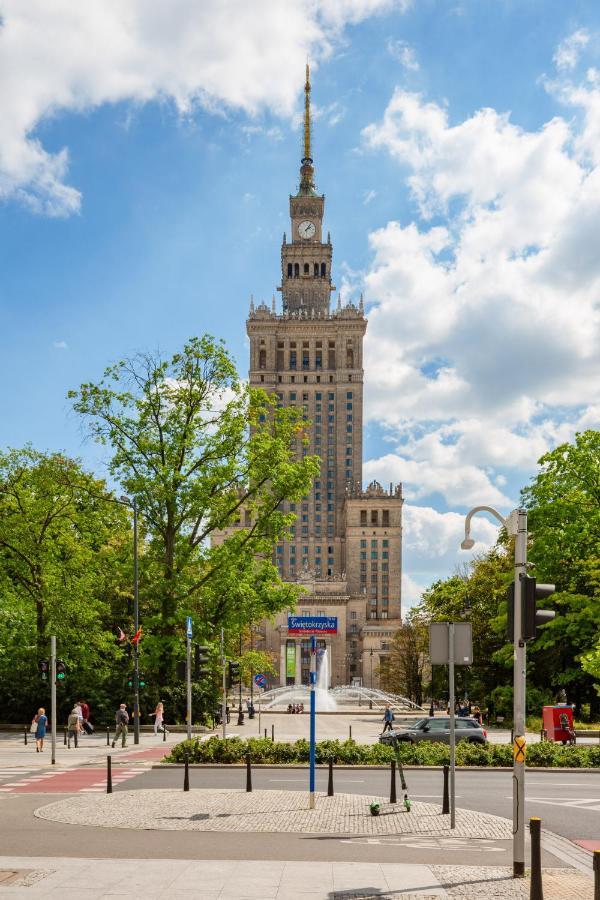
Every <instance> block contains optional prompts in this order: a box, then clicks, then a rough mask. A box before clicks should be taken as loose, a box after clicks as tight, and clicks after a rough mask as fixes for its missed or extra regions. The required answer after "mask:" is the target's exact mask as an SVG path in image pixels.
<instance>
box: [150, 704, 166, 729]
mask: <svg viewBox="0 0 600 900" xmlns="http://www.w3.org/2000/svg"><path fill="white" fill-rule="evenodd" d="M150 715H151V716H154V734H158V732H159V731H166V730H167V729H166V727H165V724H164V719H165V707H164V704H163V703H162V702H160V703H157V704H156V709H155V710H154V712H153V713H150ZM167 733H168V732H167Z"/></svg>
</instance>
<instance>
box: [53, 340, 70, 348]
mask: <svg viewBox="0 0 600 900" xmlns="http://www.w3.org/2000/svg"><path fill="white" fill-rule="evenodd" d="M52 346H53V347H54V349H55V350H67V349H68V347H69V345H68V344H67V342H66V341H53V342H52Z"/></svg>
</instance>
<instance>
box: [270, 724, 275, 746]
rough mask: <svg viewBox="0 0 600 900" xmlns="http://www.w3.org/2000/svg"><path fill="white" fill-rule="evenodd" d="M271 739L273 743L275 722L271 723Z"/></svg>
mask: <svg viewBox="0 0 600 900" xmlns="http://www.w3.org/2000/svg"><path fill="white" fill-rule="evenodd" d="M271 740H272V741H273V743H275V723H273V725H271Z"/></svg>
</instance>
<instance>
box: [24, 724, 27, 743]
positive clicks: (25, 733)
mask: <svg viewBox="0 0 600 900" xmlns="http://www.w3.org/2000/svg"><path fill="white" fill-rule="evenodd" d="M23 734H24V735H25V746H27V729H26V728H25V729H23Z"/></svg>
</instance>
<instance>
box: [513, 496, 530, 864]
mask: <svg viewBox="0 0 600 900" xmlns="http://www.w3.org/2000/svg"><path fill="white" fill-rule="evenodd" d="M526 574H527V512H526V510H524V509H519V510H518V511H517V533H516V535H515V607H514V623H515V630H514V636H513V637H514V640H513V644H514V652H513V684H514V700H513V728H514V737H515V746H514V748H513V877H514V878H524V876H525V749H524V748H525V671H526V668H525V664H526V659H525V641H524V640H523V635H522V634H521V628H522V609H523V592H522V583H521V576H523V575H526ZM517 738H521V739H522V743H523V747H522V749H520V751H519V752H516V748H517Z"/></svg>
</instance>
